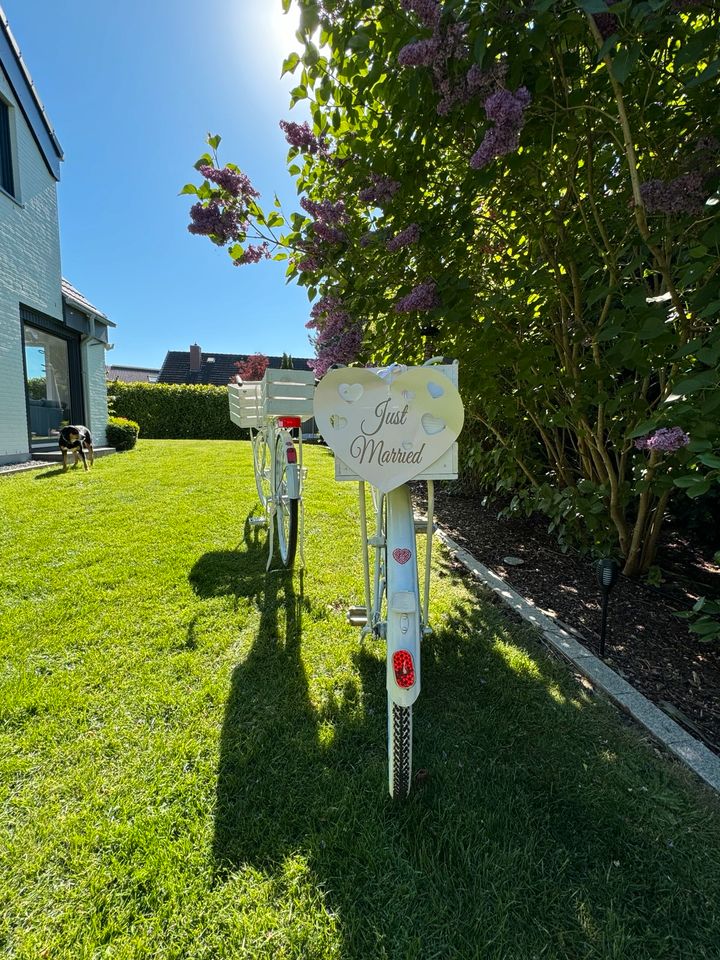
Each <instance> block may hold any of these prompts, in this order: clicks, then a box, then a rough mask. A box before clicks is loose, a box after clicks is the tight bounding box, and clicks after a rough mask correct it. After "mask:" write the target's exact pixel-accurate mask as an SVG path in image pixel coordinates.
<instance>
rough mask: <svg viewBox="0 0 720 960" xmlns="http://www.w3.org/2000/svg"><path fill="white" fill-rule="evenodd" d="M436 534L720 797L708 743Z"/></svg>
mask: <svg viewBox="0 0 720 960" xmlns="http://www.w3.org/2000/svg"><path fill="white" fill-rule="evenodd" d="M435 532H436V536H437V537H438V538H439V539H440V540H441V541H442V542H443V543H444V544H445V546H446V547H447V549H448V550H449V551H450V553H451V554H453V556H454V557H455V558H456V559H457V560H459V561H460V563H462V564H463V566H465V567H466V568H467V569H468V570H469V571H470V573H472V574H473V576H475V577H477V578H478V579H479V580H482V581H483V583H485V584H486V585H487V586H488V587H489V588H490V589H491V590H492V591H493V592H494V593H496V594H497V595H498V596H499V597H500V598H501V599H502V600H503V602H504V603H506V604H507V605H508V606H509V607H511V608H512V609H513V610H514V611H515V612H516V613H519V614H520V616H521V617H522V618H523V620H526V621H527V622H528V623H531V624H532V625H533V626H535V627H537V628H538V629H539V630H540V631H541V632H542V634H543V636H544V637H545V640H546V641H547V643H548V644H549V645H550V646H551V647H552V648H553V649H554V650H556V651H557V652H558V653H560V654H562V655H563V657H565V658H566V659H567V660H569V661H570V663H572V664H573V666H575V667H576V668H577V670H579V672H580V673H581V674H583V676H585V677H587V679H588V680H589V681H590V682H591V683H592V684H593V686H595V687H597V688H599V689H600V690H602V691H603V693H604V694H605V695H606V696H608V697H609V698H610V699H611V700H612V701H613V702H614V703H616V704H617V705H618V706H619V707H621V708H622V709H623V710H624V711H625V712H626V713H628V714H630V716H631V717H633V719H635V720H637V722H638V723H640V724H642V726H643V727H645V729H646V730H647V731H648V732H649V733H651V734H652V735H653V737H655V739H656V740H658V741H659V742H660V743H661V744H662V745H663V746H664V747H666V748H667V749H668V750H669V751H670V752H671V753H673V754H674V755H675V756H676V757H677V758H678V759H679V760H682V762H683V763H684V764H686V766H688V767H689V768H690V769H691V770H692V771H693V773H695V774H697V776H698V777H700V779H701V780H703V781H704V782H705V783H706V784H707V785H708V786H709V787H712V789H713V790H716V791H718V792H719V793H720V758H718V757H716V756H715V754H714V753H712V752H711V751H710V750H708V748H707V747H706V746H705V744H703V743H701V742H700V741H699V740H696V739H695V737H692V736H690V734H689V733H687V732H686V731H685V730H683V728H682V727H681V726H679V725H678V724H677V723H675V721H674V720H672V719H671V718H670V717H668V716H667V714H665V713H663V711H662V710H660V709H659V708H658V707H656V706H655V704H654V703H651V702H650V701H649V700H648V699H647V697H644V696H643V695H642V694H641V693H638V691H637V690H636V689H635V688H634V687H632V686H630V684H629V683H628V682H627V681H626V680H623V678H622V677H620V676H618V674H617V673H615V671H614V670H611V669H610V667H608V665H607V664H606V663H603V661H602V660H600V659H598V657H596V656H595V655H594V654H593V653H590V651H589V650H588V649H587V647H584V646H583V645H582V644H581V643H579V642H578V641H577V640H576V639H575V637H573V636H572V635H571V634H570V633H568V631H567V630H564V629H563V628H562V627H561V626H560V625H559V624H558V623H556V622H555V621H554V620H552V618H551V617H548V616H547V615H546V614H544V613H542V612H541V611H540V610H538V609H537V607H535V606H533V604H532V603H530V602H529V601H528V600H526V599H525V598H524V597H521V596H520V594H519V593H517V592H516V591H515V590H513V588H512V587H511V586H510V585H509V584H507V583H506V582H505V581H504V580H503V579H502V577H499V576H498V575H497V574H496V573H494V572H493V571H492V570H489V569H488V568H487V567H485V566H483V565H482V564H481V563H479V562H478V561H477V560H476V559H475V557H473V555H472V554H471V553H468V551H467V550H465V549H463V548H462V547H461V546H460V545H459V544H458V543H455V541H454V540H453V539H452V538H451V537H449V536H448V535H447V534H446V533H445V531H444V530H441V529H439V528H437V527H436V531H435Z"/></svg>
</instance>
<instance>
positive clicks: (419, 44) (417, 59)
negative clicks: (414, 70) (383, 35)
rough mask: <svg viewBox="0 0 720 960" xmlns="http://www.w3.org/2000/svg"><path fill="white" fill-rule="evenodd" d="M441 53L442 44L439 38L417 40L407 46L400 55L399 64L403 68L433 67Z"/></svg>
mask: <svg viewBox="0 0 720 960" xmlns="http://www.w3.org/2000/svg"><path fill="white" fill-rule="evenodd" d="M440 51H441V44H440V41H439V40H438V39H437V37H431V38H430V39H429V40H415V41H414V42H413V43H408V44H406V45H405V46H404V47H403V48H402V49H401V50H400V52H399V53H398V63H399V64H400V66H401V67H431V66H432V65H433V64H434V63H435V61H436V60H437V58H438V56H439V54H440Z"/></svg>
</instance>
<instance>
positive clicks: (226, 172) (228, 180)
mask: <svg viewBox="0 0 720 960" xmlns="http://www.w3.org/2000/svg"><path fill="white" fill-rule="evenodd" d="M198 170H199V171H200V173H201V174H202V175H203V176H204V177H205V179H206V180H211V181H212V182H213V183H216V184H217V185H218V186H219V187H221V188H222V189H223V190H225V191H226V192H227V193H230V194H232V195H233V197H238V198H240V197H242V199H243V200H245V201H246V202H247V200H250V199H253V198H255V197H259V196H260V194H259V193H258V192H257V190H256V189H255V188H254V187H253V185H252V183H251V182H250V178H249V177H248V176H247V175H246V174H244V173H239V172H237V171H235V170H231V169H230V168H229V167H223V168H222V169H221V170H218V169H217V168H216V167H212V166H210V164H207V163H206V164H203V165H202V166H200V167H198Z"/></svg>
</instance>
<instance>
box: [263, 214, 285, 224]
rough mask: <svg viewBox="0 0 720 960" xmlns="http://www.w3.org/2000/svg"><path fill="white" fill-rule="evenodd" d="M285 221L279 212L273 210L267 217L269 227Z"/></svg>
mask: <svg viewBox="0 0 720 960" xmlns="http://www.w3.org/2000/svg"><path fill="white" fill-rule="evenodd" d="M284 223H285V220H284V219H283V218H282V217H281V216H280V214H279V213H275V211H273V212H272V213H271V214H270V215H269V216H268V218H267V225H268V226H269V227H282V226H283V224H284Z"/></svg>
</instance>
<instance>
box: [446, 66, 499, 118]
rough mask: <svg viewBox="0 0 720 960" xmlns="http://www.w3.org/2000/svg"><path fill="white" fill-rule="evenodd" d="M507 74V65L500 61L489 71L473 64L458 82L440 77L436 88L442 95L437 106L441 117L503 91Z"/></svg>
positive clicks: (448, 77)
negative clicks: (476, 100)
mask: <svg viewBox="0 0 720 960" xmlns="http://www.w3.org/2000/svg"><path fill="white" fill-rule="evenodd" d="M506 73H507V63H505V62H504V61H502V60H498V61H497V62H496V63H494V64H493V65H492V66H491V67H488V69H487V70H482V69H481V68H480V67H478V65H477V64H473V65H472V66H471V67H470V69H469V70H468V71H467V73H466V75H465V76H464V77H461V78H460V79H459V80H457V81H456V80H453V79H452V78H451V77H450V76H449V75H446V76H444V77H438V78H437V82H436V86H437V88H438V91H439V92H440V94H441V97H440V100H439V101H438V105H437V112H438V114H439V115H440V116H441V117H444V116H447V114H448V113H450V111H451V110H453V109H454V108H455V107H457V106H459V105H461V106H466V105H467V104H468V103H470V101H471V100H472V99H473V98H474V97H476V96H480V97H481V98H482V99H487V98H488V97H489V96H490V94H491V93H495V92H496V91H497V90H501V89H503V86H502V84H503V81H504V79H505V75H506Z"/></svg>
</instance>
